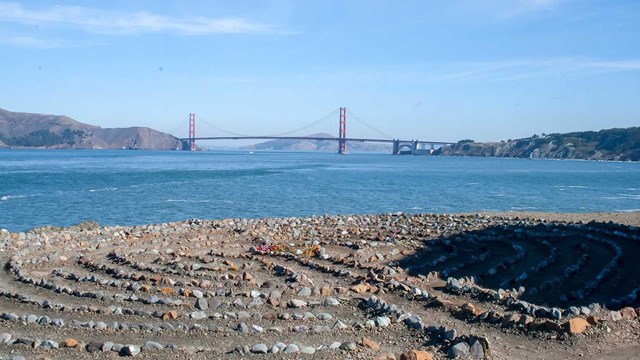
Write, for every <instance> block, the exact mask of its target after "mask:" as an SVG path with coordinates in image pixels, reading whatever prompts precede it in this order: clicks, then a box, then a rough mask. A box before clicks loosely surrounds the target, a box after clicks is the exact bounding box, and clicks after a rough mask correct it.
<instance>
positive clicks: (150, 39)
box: [0, 0, 640, 141]
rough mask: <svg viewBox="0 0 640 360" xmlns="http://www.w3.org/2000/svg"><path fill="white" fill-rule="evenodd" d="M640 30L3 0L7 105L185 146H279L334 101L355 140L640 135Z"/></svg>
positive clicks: (549, 20) (539, 20)
mask: <svg viewBox="0 0 640 360" xmlns="http://www.w3.org/2000/svg"><path fill="white" fill-rule="evenodd" d="M639 19H640V1H637V0H632V1H616V0H600V1H598V0H447V1H429V0H422V1H418V0H406V1H376V0H366V1H365V0H363V1H349V0H336V1H331V0H327V1H314V0H309V1H302V0H301V1H293V0H290V1H287V0H283V1H279V0H268V1H260V0H251V1H249V0H237V1H195V0H162V1H159V0H113V1H97V0H94V1H86V0H84V1H38V0H33V1H2V0H0V79H1V81H0V108H4V109H6V110H10V111H19V112H35V113H46V114H58V115H67V116H70V117H72V118H74V119H76V120H78V121H82V122H86V123H90V124H94V125H99V126H103V127H128V126H149V127H152V128H154V129H157V130H161V131H171V130H173V134H174V135H177V136H178V137H186V136H187V130H188V129H187V125H186V124H185V122H184V120H185V119H186V118H187V117H188V114H189V113H196V117H197V120H202V121H201V122H198V123H197V124H198V125H197V126H198V127H197V132H198V133H197V134H198V135H200V136H205V135H206V136H217V135H224V133H223V132H222V131H221V130H217V128H220V129H226V130H227V131H232V132H237V133H241V134H248V135H267V134H274V133H280V132H286V131H289V130H292V129H295V128H299V127H301V126H303V125H305V124H308V123H311V122H313V121H316V120H318V119H321V118H322V117H323V116H325V115H327V114H330V113H332V112H333V111H335V110H336V109H338V108H339V107H347V108H348V109H349V111H350V114H349V115H348V117H347V124H348V125H347V135H348V136H354V137H356V136H361V137H371V136H375V135H376V134H375V133H372V132H371V130H370V129H369V128H367V127H366V126H363V125H362V124H361V123H360V122H358V121H354V117H353V116H351V114H355V115H356V116H358V117H359V118H360V119H363V120H364V121H365V122H367V123H368V124H370V125H372V126H373V127H375V128H376V129H378V130H379V131H380V132H383V133H384V134H388V135H390V136H392V137H394V138H403V139H420V140H431V141H457V140H460V139H474V140H476V141H497V140H506V139H511V138H514V139H515V138H522V137H528V136H531V135H533V134H541V133H554V132H570V131H583V130H600V129H603V128H613V127H630V126H638V125H640V21H639ZM181 123H182V124H183V125H182V126H178V125H180V124H181ZM322 126H325V127H326V130H325V129H324V128H320V129H317V130H318V132H319V131H323V132H326V131H329V132H331V133H334V135H337V130H338V115H334V116H332V117H331V118H330V119H329V120H328V121H325V122H323V123H322V124H321V125H320V126H318V127H322ZM312 130H314V131H315V130H316V129H312ZM300 135H305V134H300Z"/></svg>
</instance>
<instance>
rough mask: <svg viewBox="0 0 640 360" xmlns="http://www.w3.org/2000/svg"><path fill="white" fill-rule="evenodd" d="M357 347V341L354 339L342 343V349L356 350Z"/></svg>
mask: <svg viewBox="0 0 640 360" xmlns="http://www.w3.org/2000/svg"><path fill="white" fill-rule="evenodd" d="M357 348H358V345H357V344H356V343H354V342H353V341H349V342H346V343H342V344H340V350H345V351H354V350H356V349H357Z"/></svg>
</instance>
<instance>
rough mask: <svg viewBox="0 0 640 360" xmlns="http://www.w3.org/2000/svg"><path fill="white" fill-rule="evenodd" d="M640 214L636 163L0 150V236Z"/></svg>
mask: <svg viewBox="0 0 640 360" xmlns="http://www.w3.org/2000/svg"><path fill="white" fill-rule="evenodd" d="M478 210H531V211H563V212H589V211H631V210H640V164H638V163H614V162H587V161H551V160H522V159H485V158H451V157H449V158H445V157H428V156H424V157H418V156H392V155H385V154H375V155H371V154H350V155H347V156H340V155H337V154H327V153H255V154H248V153H246V152H169V151H163V152H161V151H158V152H153V151H106V150H101V151H90V150H88V151H84V150H71V151H70V150H52V151H48V150H2V151H0V228H7V229H9V230H10V231H23V230H26V229H29V228H32V227H36V226H42V225H55V226H64V225H72V224H77V223H79V222H81V221H85V220H94V221H97V222H98V223H99V224H101V225H114V224H120V225H131V224H143V223H158V222H167V221H177V220H184V219H188V218H235V217H288V216H308V215H313V214H316V215H322V214H343V213H347V214H361V213H384V212H396V211H404V212H467V211H478Z"/></svg>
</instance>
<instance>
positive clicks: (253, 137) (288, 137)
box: [180, 136, 455, 145]
mask: <svg viewBox="0 0 640 360" xmlns="http://www.w3.org/2000/svg"><path fill="white" fill-rule="evenodd" d="M180 140H182V141H191V140H317V141H339V140H340V138H337V137H309V136H208V137H195V138H182V139H180ZM344 140H346V141H354V142H375V143H388V144H393V142H395V141H399V142H401V143H410V142H412V141H413V140H400V139H391V140H390V139H369V138H345V139H344ZM417 141H418V143H420V144H433V145H452V144H455V143H454V142H446V141H427V140H417Z"/></svg>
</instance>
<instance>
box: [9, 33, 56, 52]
mask: <svg viewBox="0 0 640 360" xmlns="http://www.w3.org/2000/svg"><path fill="white" fill-rule="evenodd" d="M0 44H5V45H11V46H17V47H24V48H33V49H54V48H58V47H61V45H60V43H58V42H56V41H51V40H46V39H40V38H36V37H33V36H27V35H6V34H0Z"/></svg>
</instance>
